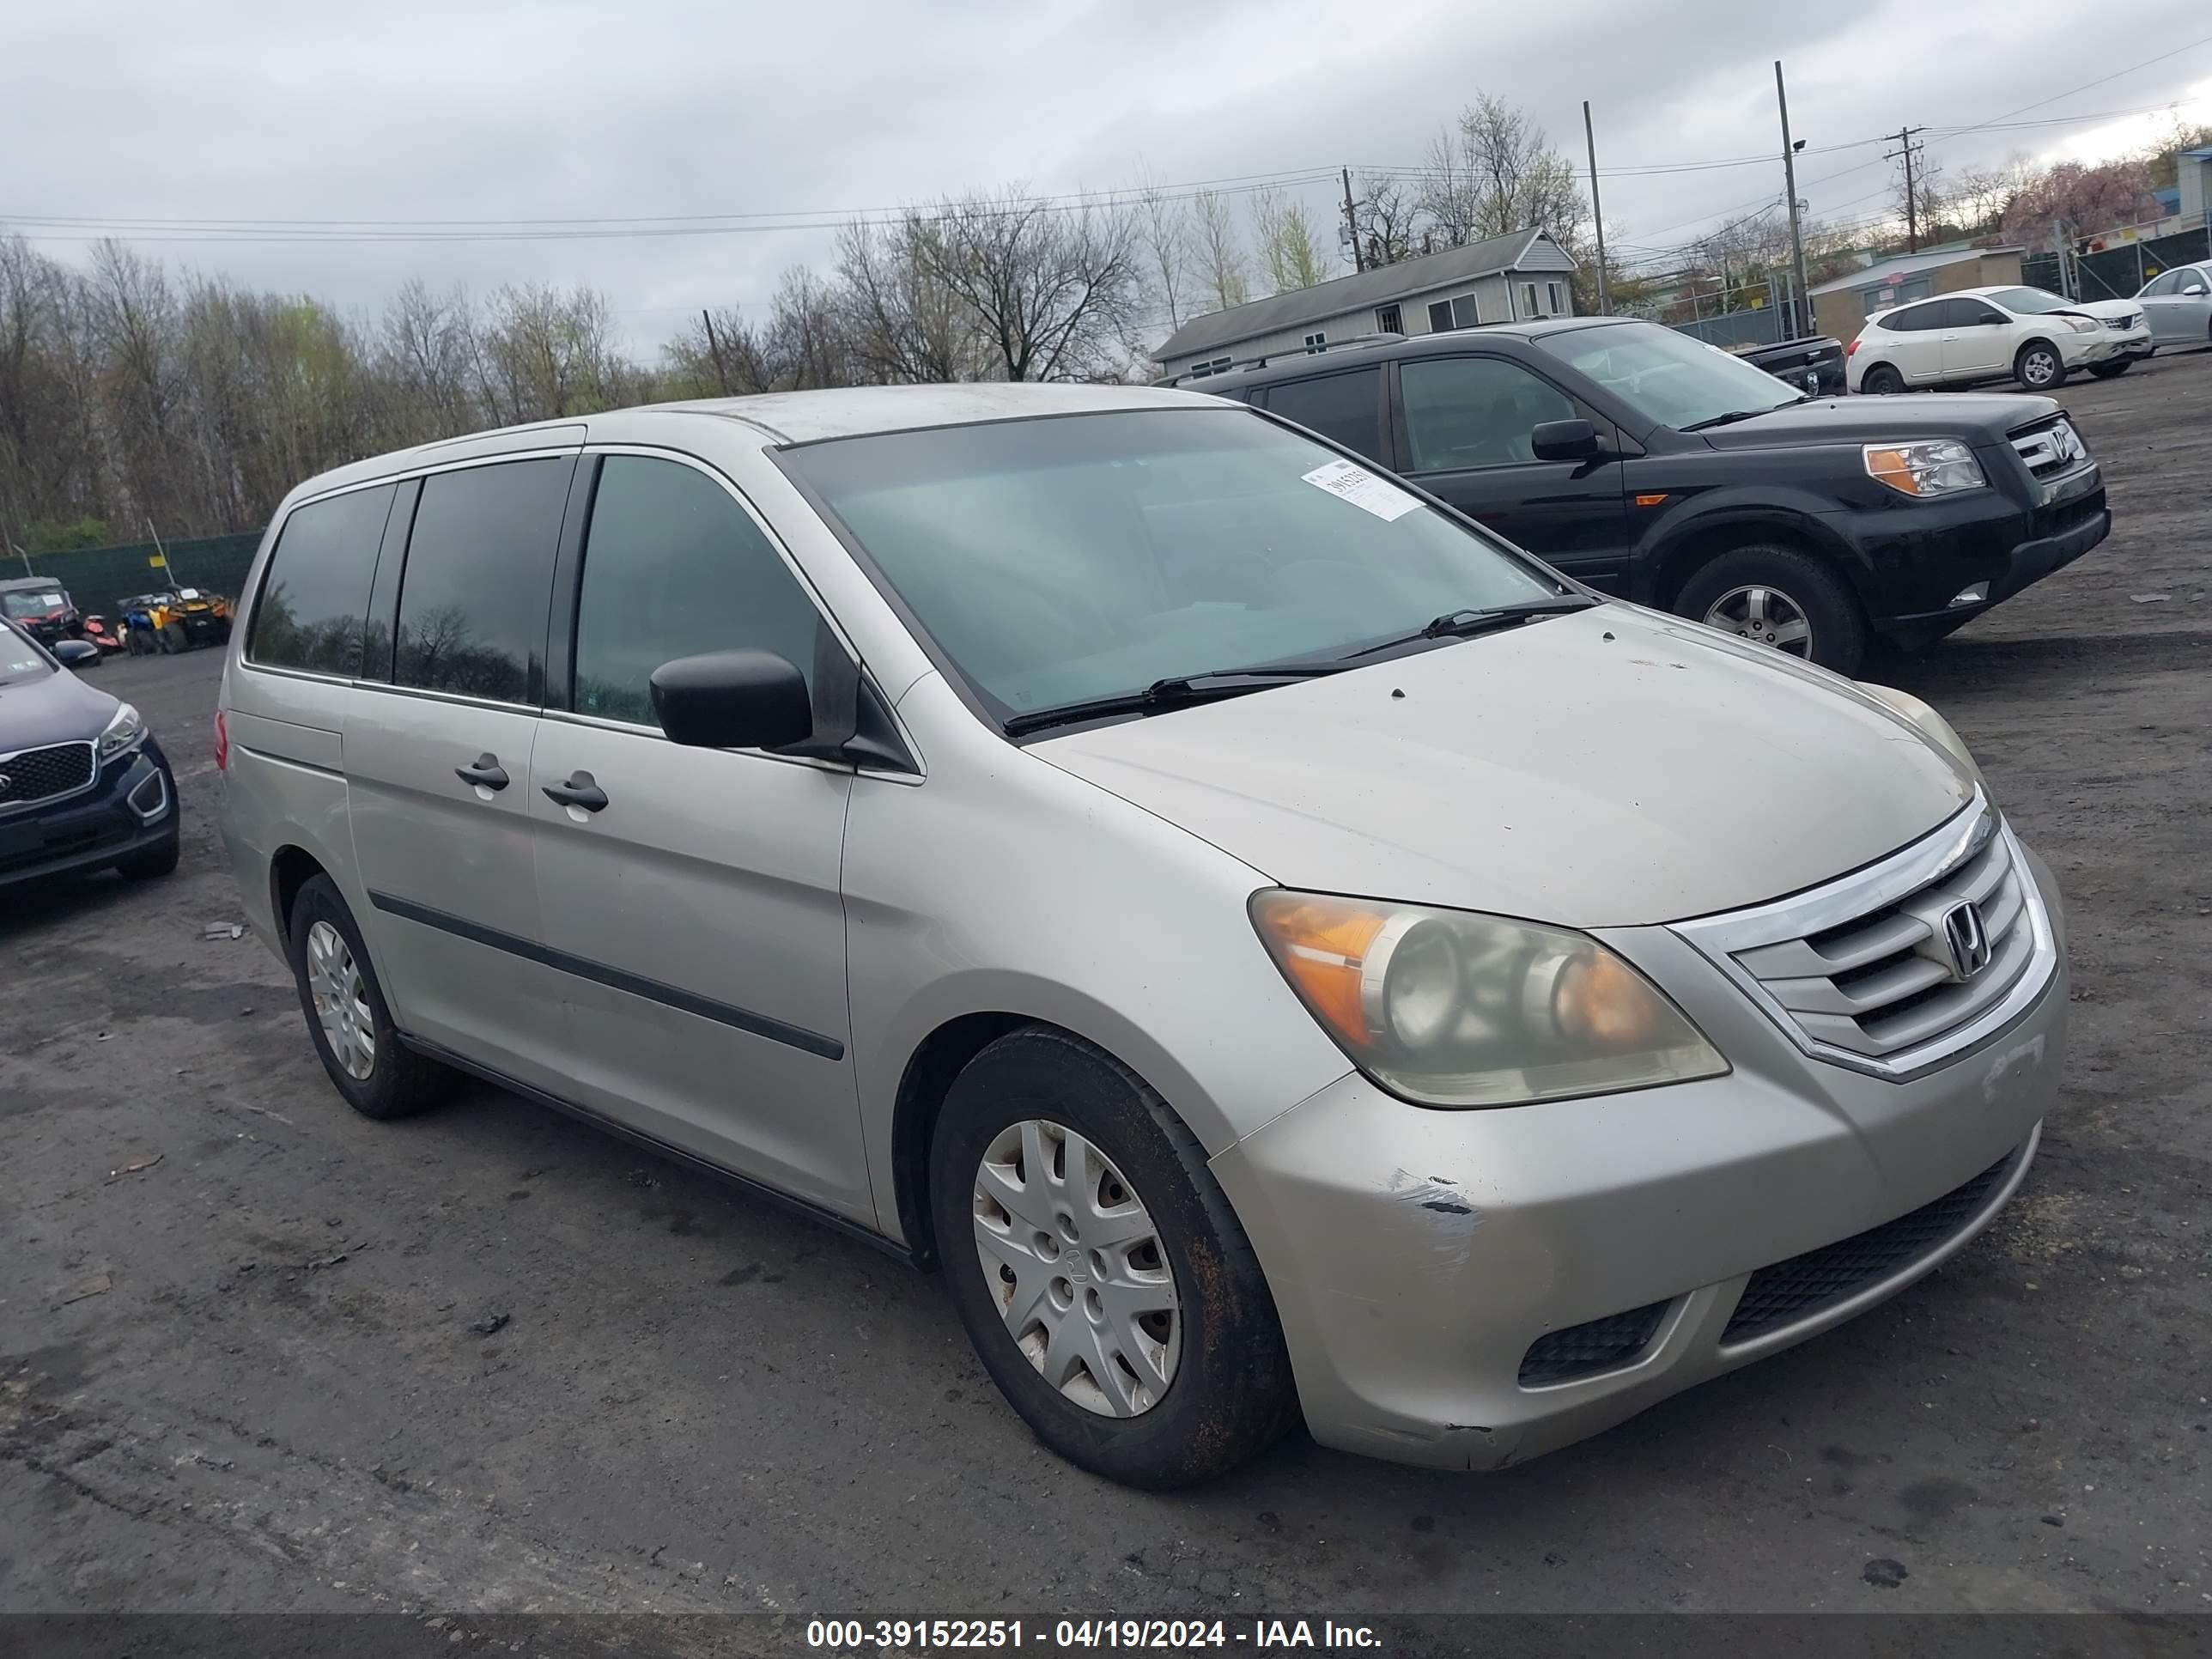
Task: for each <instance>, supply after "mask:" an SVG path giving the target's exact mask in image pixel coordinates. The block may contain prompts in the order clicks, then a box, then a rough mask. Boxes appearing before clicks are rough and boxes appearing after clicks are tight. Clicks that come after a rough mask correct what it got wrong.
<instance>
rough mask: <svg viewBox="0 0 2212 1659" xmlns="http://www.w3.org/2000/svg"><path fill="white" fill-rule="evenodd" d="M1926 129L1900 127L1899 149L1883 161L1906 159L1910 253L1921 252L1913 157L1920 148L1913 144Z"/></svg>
mask: <svg viewBox="0 0 2212 1659" xmlns="http://www.w3.org/2000/svg"><path fill="white" fill-rule="evenodd" d="M1925 131H1928V129H1927V128H1925V127H1900V128H1899V129H1898V133H1897V145H1898V147H1897V148H1896V149H1893V150H1891V151H1890V152H1889V153H1888V154H1887V155H1884V156H1883V157H1882V158H1881V159H1882V160H1883V161H1895V160H1896V159H1897V158H1898V157H1899V156H1900V155H1902V156H1903V157H1904V158H1905V251H1906V252H1910V253H1917V252H1920V193H1919V191H1917V189H1916V188H1915V187H1914V185H1913V182H1912V156H1913V152H1914V151H1915V150H1917V149H1918V148H1919V146H1918V145H1917V144H1915V143H1913V142H1912V135H1913V134H1914V133H1916V132H1925Z"/></svg>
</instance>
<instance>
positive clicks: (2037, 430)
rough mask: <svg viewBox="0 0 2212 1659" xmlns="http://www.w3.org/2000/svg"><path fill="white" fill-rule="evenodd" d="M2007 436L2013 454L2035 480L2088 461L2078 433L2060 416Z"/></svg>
mask: <svg viewBox="0 0 2212 1659" xmlns="http://www.w3.org/2000/svg"><path fill="white" fill-rule="evenodd" d="M2009 441H2010V442H2011V444H2012V447H2013V449H2014V451H2015V453H2017V454H2018V455H2019V456H2020V458H2021V460H2023V461H2025V462H2026V463H2027V470H2028V471H2030V472H2032V473H2033V474H2034V475H2035V476H2036V477H2039V478H2049V477H2056V476H2057V474H2059V473H2061V472H2065V471H2071V470H2072V469H2073V468H2075V467H2076V466H2079V465H2081V463H2082V462H2083V461H2085V460H2087V459H2088V458H2089V450H2088V447H2087V445H2085V444H2084V443H2083V442H2082V441H2081V434H2080V433H2078V432H2076V431H2075V429H2074V423H2073V422H2071V421H2069V420H2067V419H2066V418H2065V417H2064V416H2055V417H2053V418H2052V419H2051V420H2050V421H2048V422H2045V423H2044V424H2042V425H2039V426H2037V427H2033V428H2030V429H2028V430H2027V431H2025V432H2015V433H2012V434H2010V435H2009Z"/></svg>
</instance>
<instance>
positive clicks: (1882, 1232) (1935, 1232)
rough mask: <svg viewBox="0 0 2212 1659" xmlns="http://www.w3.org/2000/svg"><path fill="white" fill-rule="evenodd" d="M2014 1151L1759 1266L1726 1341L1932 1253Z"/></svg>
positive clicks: (1968, 1215) (1980, 1204) (1986, 1193)
mask: <svg viewBox="0 0 2212 1659" xmlns="http://www.w3.org/2000/svg"><path fill="white" fill-rule="evenodd" d="M2016 1156H2017V1154H2016V1153H2008V1154H2006V1155H2005V1156H2004V1157H2003V1158H2000V1159H1998V1160H1997V1162H1996V1163H1995V1164H1990V1167H1989V1168H1988V1169H1986V1170H1983V1171H1982V1172H1981V1174H1979V1175H1978V1176H1975V1177H1974V1178H1973V1179H1972V1181H1969V1182H1966V1184H1965V1185H1964V1186H1962V1187H1955V1188H1952V1190H1951V1191H1949V1192H1948V1193H1946V1194H1943V1196H1942V1197H1941V1198H1939V1199H1936V1200H1935V1201H1934V1202H1932V1203H1928V1204H1923V1205H1922V1206H1920V1207H1919V1208H1918V1209H1917V1210H1914V1211H1912V1212H1911V1213H1910V1214H1907V1215H1901V1216H1899V1217H1898V1218H1897V1219H1896V1220H1894V1221H1885V1222H1883V1223H1882V1224H1881V1225H1880V1226H1879V1227H1869V1228H1868V1229H1867V1230H1866V1231H1864V1232H1863V1233H1854V1234H1853V1235H1852V1236H1851V1237H1849V1238H1846V1239H1842V1240H1839V1241H1838V1243H1833V1244H1825V1245H1822V1246H1821V1247H1820V1249H1817V1250H1808V1251H1806V1252H1805V1253H1804V1255H1793V1256H1791V1257H1790V1259H1789V1260H1788V1261H1778V1262H1776V1263H1775V1264H1774V1265H1773V1266H1772V1267H1761V1268H1760V1269H1759V1271H1758V1272H1757V1273H1753V1275H1752V1276H1751V1282H1750V1283H1749V1284H1747V1285H1745V1286H1744V1287H1743V1296H1742V1298H1741V1300H1740V1301H1738V1302H1737V1304H1735V1313H1734V1314H1732V1315H1731V1316H1729V1322H1728V1328H1727V1329H1725V1330H1723V1332H1722V1333H1721V1346H1723V1347H1726V1346H1729V1344H1730V1343H1735V1342H1748V1341H1750V1340H1753V1338H1754V1337H1760V1336H1765V1334H1767V1333H1768V1332H1770V1331H1777V1330H1779V1329H1781V1328H1783V1327H1784V1325H1794V1324H1796V1322H1798V1321H1799V1320H1801V1319H1808V1318H1810V1317H1811V1316H1814V1314H1817V1313H1820V1311H1822V1310H1824V1309H1827V1308H1832V1307H1833V1306H1835V1305H1836V1304H1838V1303H1839V1302H1843V1301H1845V1300H1848V1299H1849V1298H1850V1297H1853V1296H1856V1295H1857V1293H1858V1292H1859V1291H1863V1290H1864V1289H1865V1288H1866V1287H1867V1286H1868V1285H1875V1284H1879V1283H1880V1282H1881V1280H1883V1279H1887V1278H1890V1277H1891V1276H1892V1275H1893V1274H1896V1273H1902V1272H1903V1271H1904V1270H1905V1268H1907V1267H1911V1265H1912V1264H1913V1263H1914V1262H1915V1261H1919V1260H1920V1259H1921V1258H1923V1256H1927V1255H1931V1254H1933V1253H1934V1252H1935V1251H1936V1249H1939V1248H1940V1247H1941V1246H1942V1245H1943V1244H1945V1243H1948V1242H1949V1241H1950V1240H1951V1239H1952V1238H1954V1237H1957V1235H1958V1234H1959V1232H1960V1231H1961V1230H1962V1229H1963V1228H1965V1227H1966V1225H1967V1224H1968V1223H1969V1222H1971V1221H1972V1220H1973V1218H1975V1217H1976V1216H1978V1215H1979V1214H1980V1213H1981V1212H1982V1210H1983V1208H1984V1206H1986V1205H1987V1204H1988V1202H1989V1198H1990V1194H1991V1193H1992V1192H1994V1191H1996V1188H1997V1187H1998V1186H1999V1184H2000V1183H2001V1182H2002V1181H2003V1179H2004V1176H2005V1172H2006V1171H2007V1170H2009V1169H2010V1168H2011V1167H2012V1164H2013V1159H2014V1158H2015V1157H2016Z"/></svg>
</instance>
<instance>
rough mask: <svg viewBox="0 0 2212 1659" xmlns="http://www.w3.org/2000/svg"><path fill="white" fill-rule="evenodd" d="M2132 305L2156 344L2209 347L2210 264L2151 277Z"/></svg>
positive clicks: (2182, 267) (2211, 324) (2180, 267)
mask: <svg viewBox="0 0 2212 1659" xmlns="http://www.w3.org/2000/svg"><path fill="white" fill-rule="evenodd" d="M2134 303H2135V304H2136V305H2138V306H2140V307H2142V313H2143V316H2144V317H2145V319H2147V320H2148V322H2149V324H2150V337H2151V339H2152V340H2153V342H2154V343H2156V344H2159V345H2162V346H2179V345H2212V260H2208V261H2206V262H2205V263H2203V264H2194V265H2178V266H2176V267H2175V268H2174V269H2173V270H2168V271H2164V272H2161V273H2160V275H2158V276H2154V277H2152V278H2151V279H2150V281H2148V283H2144V284H2143V286H2142V292H2141V293H2140V294H2138V295H2136V297H2135V301H2134Z"/></svg>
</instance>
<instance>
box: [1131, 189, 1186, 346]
mask: <svg viewBox="0 0 2212 1659" xmlns="http://www.w3.org/2000/svg"><path fill="white" fill-rule="evenodd" d="M1190 232H1191V226H1190V216H1189V214H1188V212H1187V211H1186V210H1185V209H1184V207H1183V204H1182V202H1181V201H1180V200H1179V199H1177V198H1176V197H1172V196H1170V195H1168V194H1167V193H1166V192H1165V191H1163V190H1161V189H1160V187H1159V186H1158V185H1146V186H1145V188H1144V190H1143V191H1142V193H1140V194H1139V197H1138V198H1137V235H1138V239H1139V241H1140V242H1141V243H1142V245H1143V248H1144V257H1145V266H1146V270H1145V275H1146V280H1147V281H1148V282H1149V283H1151V284H1152V294H1153V299H1154V301H1155V302H1156V303H1157V304H1158V307H1159V308H1160V310H1161V311H1162V312H1164V313H1165V314H1166V317H1167V324H1168V327H1169V328H1170V330H1173V329H1178V328H1181V327H1182V319H1183V312H1184V309H1185V304H1186V301H1187V299H1188V294H1189V291H1190V281H1191V246H1190Z"/></svg>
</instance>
